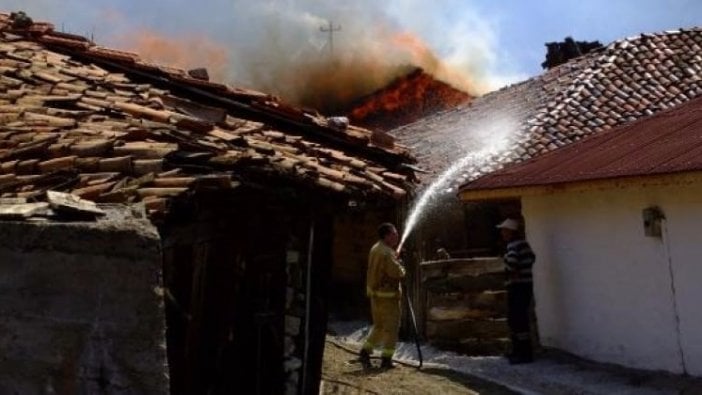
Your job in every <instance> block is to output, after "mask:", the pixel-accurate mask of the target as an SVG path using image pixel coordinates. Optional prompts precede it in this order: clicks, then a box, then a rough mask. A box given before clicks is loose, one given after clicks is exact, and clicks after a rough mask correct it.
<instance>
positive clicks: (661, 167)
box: [461, 97, 702, 191]
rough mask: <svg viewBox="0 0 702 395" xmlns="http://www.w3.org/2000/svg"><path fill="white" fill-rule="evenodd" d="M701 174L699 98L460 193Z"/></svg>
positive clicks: (477, 182)
mask: <svg viewBox="0 0 702 395" xmlns="http://www.w3.org/2000/svg"><path fill="white" fill-rule="evenodd" d="M701 170H702V97H700V98H697V99H693V100H692V101H690V102H688V103H686V104H682V105H680V106H678V107H675V108H673V109H671V110H668V111H663V112H660V113H658V114H656V115H652V116H650V117H646V118H643V119H641V120H639V121H636V122H631V123H628V124H626V125H622V126H619V127H617V128H614V129H612V130H609V131H607V132H603V133H598V134H596V135H593V136H590V137H588V138H586V139H584V140H582V141H579V142H577V143H575V144H571V145H568V146H567V147H564V148H561V149H557V150H555V151H552V152H549V153H547V154H545V155H542V156H539V157H536V158H533V159H531V160H528V161H526V162H524V163H519V164H515V165H511V166H507V167H505V168H504V169H502V170H498V171H496V172H494V173H492V174H488V175H485V176H483V177H481V178H478V179H477V180H475V181H473V182H471V183H468V184H466V185H465V186H463V187H462V188H461V191H480V190H497V189H504V188H521V187H531V186H545V185H554V184H566V183H572V182H577V181H593V180H606V179H614V178H624V177H637V176H650V175H662V174H673V173H683V172H690V171H701Z"/></svg>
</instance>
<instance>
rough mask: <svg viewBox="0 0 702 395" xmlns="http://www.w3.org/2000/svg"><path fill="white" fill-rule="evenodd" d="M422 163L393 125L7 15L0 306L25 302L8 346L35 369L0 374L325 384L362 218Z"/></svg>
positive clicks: (115, 390) (1, 35)
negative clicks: (337, 276) (346, 258)
mask: <svg viewBox="0 0 702 395" xmlns="http://www.w3.org/2000/svg"><path fill="white" fill-rule="evenodd" d="M413 162H414V160H413V158H412V157H411V156H410V155H409V153H408V151H407V150H406V149H405V148H403V147H402V146H400V145H397V144H395V142H394V139H393V138H392V137H390V136H389V135H387V134H384V133H382V132H371V131H369V130H367V129H363V128H358V127H354V126H352V125H348V123H347V122H345V120H344V119H338V118H335V119H329V118H325V117H322V116H320V115H318V114H317V113H315V112H311V111H308V110H302V109H299V108H295V107H292V106H290V105H288V104H286V103H284V102H282V101H280V100H279V99H277V98H275V97H272V96H269V95H266V94H263V93H260V92H255V91H250V90H246V89H240V88H233V87H230V86H227V85H224V84H219V83H216V82H212V81H209V79H208V77H207V72H206V70H203V69H198V70H191V71H189V72H186V71H183V70H179V69H174V68H169V67H163V66H159V65H155V64H152V63H149V62H146V61H144V60H143V59H142V58H140V57H139V56H138V55H137V54H133V53H128V52H123V51H118V50H114V49H108V48H104V47H100V46H97V45H95V44H94V43H93V42H91V41H89V40H87V39H85V38H83V37H80V36H76V35H71V34H66V33H61V32H57V31H55V30H54V28H53V26H52V25H51V24H48V23H37V22H33V21H31V20H29V19H28V18H27V17H26V16H24V15H18V14H11V15H7V14H0V219H2V222H1V223H0V229H2V232H3V234H6V235H9V236H8V237H6V238H5V239H4V240H3V244H2V245H0V256H2V259H1V260H0V270H2V272H3V274H4V275H5V276H4V277H3V278H4V279H12V281H8V280H3V281H4V282H3V284H4V288H3V289H2V291H3V292H0V300H2V301H3V303H2V304H3V305H8V303H9V304H11V303H13V302H14V301H16V300H17V297H18V296H17V295H16V294H15V291H18V290H19V291H21V292H22V295H25V296H26V298H24V299H25V300H26V303H24V304H20V305H18V306H20V307H13V308H11V309H10V308H8V309H4V310H2V311H3V312H2V318H3V322H6V323H8V324H7V325H9V326H10V327H11V329H12V330H3V331H2V334H1V335H0V353H2V354H3V355H10V356H14V357H16V359H15V360H21V361H22V363H23V364H24V365H22V366H25V367H28V368H31V369H28V370H26V372H32V374H31V375H30V376H27V375H25V374H23V373H21V372H18V371H16V370H12V369H0V382H2V383H11V385H12V386H13V387H12V388H10V389H9V391H19V392H29V393H34V392H38V391H36V390H35V389H36V388H40V387H41V388H52V389H54V390H55V391H56V392H57V393H94V390H93V388H95V386H97V388H99V389H100V390H101V391H103V392H104V393H110V394H121V393H169V386H170V393H174V394H176V393H177V394H180V393H187V394H194V393H222V394H225V393H226V394H229V393H233V392H238V393H251V394H281V393H305V394H307V393H316V392H317V386H318V383H319V376H320V373H321V361H322V353H323V346H324V335H325V331H326V321H327V295H328V293H329V289H328V287H329V279H330V273H331V270H332V268H333V267H334V266H335V263H334V261H335V259H336V257H338V256H339V255H340V254H339V249H341V248H345V240H344V237H347V235H345V234H344V232H343V231H344V227H345V224H346V223H347V222H348V221H353V219H354V218H366V213H367V212H394V210H396V209H397V207H398V206H400V203H401V202H402V199H404V198H405V196H406V195H407V193H408V191H410V190H411V189H412V186H413V180H414V176H413V174H412V171H411V169H409V168H408V167H407V166H406V164H409V163H413ZM52 191H60V192H65V193H69V195H67V196H68V197H67V198H64V199H65V201H63V202H61V201H59V202H56V201H54V200H52V198H51V197H52V193H53V192H52ZM94 204H97V206H95V205H94ZM110 213H116V214H110ZM341 218H343V219H344V220H343V221H342V220H341ZM372 219H373V218H372ZM345 221H346V222H345ZM358 222H362V220H359V221H358ZM371 225H372V227H373V228H374V227H375V226H376V225H377V224H375V223H372V224H369V226H371ZM27 232H28V233H27ZM66 232H68V233H66ZM71 232H72V234H75V235H76V236H75V237H70V238H69V237H68V236H67V235H68V234H71ZM22 234H34V235H36V237H32V238H30V239H27V240H23V239H22V236H21V235H22ZM18 254H19V255H18ZM20 255H21V256H20ZM6 258H7V259H6ZM20 258H21V259H20ZM86 263H89V264H88V265H86ZM134 266H138V267H134ZM74 275H75V276H74ZM54 278H55V279H56V283H55V284H53V285H52V284H51V283H50V282H51V281H52V279H54ZM125 293H128V294H129V295H126V294H125ZM96 322H97V323H100V322H105V323H106V324H105V327H109V330H102V329H100V328H102V326H99V325H98V326H96V325H97V324H96ZM96 328H97V329H96ZM98 329H100V330H98ZM59 335H60V336H62V337H56V338H57V339H64V340H65V341H60V342H34V341H35V340H36V339H39V338H49V339H54V338H55V336H59ZM164 345H165V347H164ZM38 348H41V350H39V349H38ZM115 350H124V352H122V351H120V352H117V351H115ZM147 361H148V364H147V363H146V362H147ZM147 365H148V366H147ZM143 377H149V378H150V379H149V380H146V381H145V380H143ZM42 391H43V390H42Z"/></svg>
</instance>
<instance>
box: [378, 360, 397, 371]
mask: <svg viewBox="0 0 702 395" xmlns="http://www.w3.org/2000/svg"><path fill="white" fill-rule="evenodd" d="M394 367H395V365H394V364H393V363H392V358H391V357H383V358H381V359H380V368H381V369H392V368H394Z"/></svg>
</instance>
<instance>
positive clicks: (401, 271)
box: [385, 254, 405, 278]
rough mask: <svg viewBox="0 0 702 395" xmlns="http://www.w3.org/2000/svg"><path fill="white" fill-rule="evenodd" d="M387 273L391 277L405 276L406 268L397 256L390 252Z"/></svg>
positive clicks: (387, 260) (386, 260) (386, 264)
mask: <svg viewBox="0 0 702 395" xmlns="http://www.w3.org/2000/svg"><path fill="white" fill-rule="evenodd" d="M385 274H386V275H387V276H388V277H390V278H403V277H404V276H405V268H404V266H402V263H400V261H399V260H398V259H397V258H396V257H394V256H392V255H390V254H388V255H387V258H386V259H385Z"/></svg>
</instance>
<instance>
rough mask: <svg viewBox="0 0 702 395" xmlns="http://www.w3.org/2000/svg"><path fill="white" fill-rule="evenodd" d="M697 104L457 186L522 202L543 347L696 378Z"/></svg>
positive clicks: (701, 367)
mask: <svg viewBox="0 0 702 395" xmlns="http://www.w3.org/2000/svg"><path fill="white" fill-rule="evenodd" d="M701 145H702V98H697V99H694V100H692V101H690V102H688V103H686V104H682V105H680V106H678V107H675V108H673V109H671V110H667V111H664V112H660V113H658V114H656V115H652V116H650V117H647V118H644V119H642V120H640V121H637V122H633V123H630V124H627V125H624V126H621V127H618V128H614V129H612V130H610V131H608V132H605V133H601V134H597V135H594V136H592V137H589V138H586V139H584V140H582V141H580V142H578V143H574V144H572V145H569V146H567V147H564V148H561V149H558V150H555V151H554V152H551V153H548V154H545V155H542V156H540V157H537V158H534V159H532V160H529V161H526V162H524V163H522V164H517V165H514V166H509V167H506V168H504V169H502V170H500V171H497V172H494V173H492V174H489V175H486V176H484V177H482V178H479V179H477V180H475V181H473V182H471V183H468V184H466V185H464V186H463V187H462V189H461V191H460V197H461V199H462V200H464V201H476V200H479V201H485V200H500V199H505V198H510V199H514V198H516V199H520V202H521V207H522V211H523V214H524V218H525V224H526V236H527V239H528V240H529V242H530V243H531V245H532V247H533V249H534V251H535V253H536V256H537V261H536V264H535V266H534V291H535V299H536V313H537V319H538V325H539V333H540V335H541V342H542V343H543V344H544V345H546V346H550V347H555V348H558V349H562V350H565V351H568V352H570V353H573V354H576V355H578V356H581V357H584V358H588V359H592V360H596V361H599V362H606V363H614V364H618V365H624V366H627V367H633V368H639V369H650V370H665V371H669V372H673V373H678V374H691V375H695V376H700V375H702V347H701V346H700V345H702V335H701V334H702V316H700V314H699V300H700V297H701V295H700V292H701V291H700V287H699V283H700V281H701V280H702V269H700V265H699V252H698V250H699V246H700V244H701V243H702V236H700V235H701V233H700V232H699V229H698V228H699V226H700V225H699V224H700V222H701V221H702V200H701V199H700V196H702V178H701V176H700V175H701V173H700V171H702V156H701V155H700V153H701V152H702V151H701V149H700V146H701Z"/></svg>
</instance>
